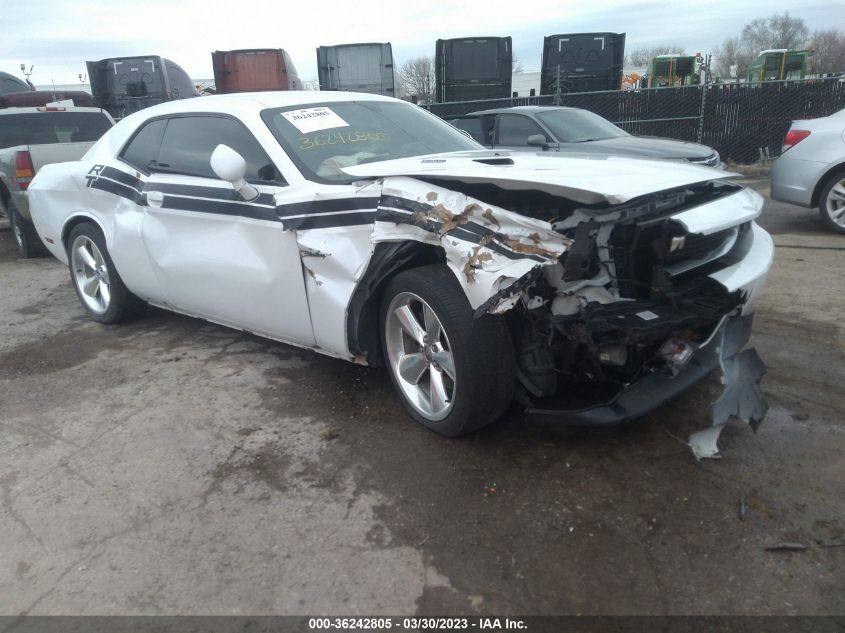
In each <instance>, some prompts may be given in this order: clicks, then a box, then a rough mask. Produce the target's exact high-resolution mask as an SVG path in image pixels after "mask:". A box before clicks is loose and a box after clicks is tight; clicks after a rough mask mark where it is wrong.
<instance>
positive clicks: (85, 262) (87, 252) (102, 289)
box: [70, 235, 111, 314]
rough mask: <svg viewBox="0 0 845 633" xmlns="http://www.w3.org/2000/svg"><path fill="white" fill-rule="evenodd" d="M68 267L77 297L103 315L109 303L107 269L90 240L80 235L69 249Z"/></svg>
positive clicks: (104, 261)
mask: <svg viewBox="0 0 845 633" xmlns="http://www.w3.org/2000/svg"><path fill="white" fill-rule="evenodd" d="M70 265H71V270H72V272H73V280H74V283H76V287H77V288H78V289H79V296H80V297H81V298H82V300H83V301H84V302H85V305H86V306H87V307H88V309H90V310H91V311H92V312H95V313H96V314H103V313H105V312H106V310H108V309H109V304H110V303H111V287H110V281H109V269H108V266H107V265H106V260H105V259H104V258H103V254H102V253H101V252H100V249H99V248H97V245H96V244H95V243H94V241H93V240H91V238H89V237H87V236H85V235H80V236H79V237H77V238H76V239H75V240H74V241H73V244H72V245H71V248H70Z"/></svg>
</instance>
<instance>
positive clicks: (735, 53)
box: [713, 37, 756, 80]
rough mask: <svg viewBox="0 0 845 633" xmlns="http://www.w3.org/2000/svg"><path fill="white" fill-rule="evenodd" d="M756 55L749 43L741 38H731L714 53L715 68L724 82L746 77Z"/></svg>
mask: <svg viewBox="0 0 845 633" xmlns="http://www.w3.org/2000/svg"><path fill="white" fill-rule="evenodd" d="M755 55H756V54H755V52H754V49H753V48H752V46H750V45H749V43H748V42H747V41H745V40H743V39H742V38H740V37H729V38H728V39H726V40H725V41H724V42H723V43H722V45H721V46H719V47H717V48H716V50H715V51H714V52H713V57H714V60H713V66H714V67H715V71H716V74H717V75H718V76H719V77H721V78H722V79H723V80H727V79H731V78H739V77H744V76H745V74H746V73H747V72H748V67H749V66H750V65H751V62H753V61H754V57H755ZM731 70H733V71H734V73H735V74H734V73H732V72H731Z"/></svg>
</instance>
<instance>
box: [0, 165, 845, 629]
mask: <svg viewBox="0 0 845 633" xmlns="http://www.w3.org/2000/svg"><path fill="white" fill-rule="evenodd" d="M751 184H752V186H755V187H757V188H758V189H760V190H761V191H762V192H763V193H766V191H765V188H766V183H765V182H762V181H760V182H752V183H751ZM762 224H763V225H764V226H765V227H766V228H768V229H769V230H770V231H771V232H772V233H773V234H774V237H775V241H776V243H777V244H778V245H779V248H778V250H777V255H776V259H775V264H774V268H773V270H772V272H771V275H770V277H769V283H768V286H767V289H766V293H765V295H764V296H763V297H762V299H761V302H760V304H759V307H758V314H757V320H756V324H755V333H754V339H753V343H754V344H755V345H756V346H757V348H758V350H759V352H760V355H761V356H762V357H763V359H764V361H766V363H767V364H768V374H767V376H766V378H765V379H764V390H765V392H766V394H767V397H768V398H769V400H770V403H771V410H770V413H769V416H768V418H767V420H766V421H765V422H764V424H763V425H762V426H761V428H760V430H759V432H758V433H757V434H754V433H752V431H751V430H750V429H749V428H748V427H746V426H745V425H742V424H737V425H736V426H732V427H729V428H728V429H727V430H726V431H725V432H724V433H723V434H722V439H721V442H720V445H721V448H722V453H723V457H722V459H721V460H711V461H702V462H700V463H699V462H696V461H695V459H694V458H693V457H692V455H691V453H690V451H689V449H688V448H687V447H686V446H685V445H684V444H683V441H682V439H681V438H686V437H687V435H688V433H689V432H691V431H693V430H696V429H698V428H702V427H703V426H705V425H706V424H707V413H706V410H707V405H708V402H709V401H710V399H711V398H712V396H713V393H714V391H715V389H716V384H715V383H716V381H715V380H710V381H708V382H706V383H703V384H701V385H699V386H697V387H696V388H694V389H693V390H691V391H690V392H689V393H687V394H685V395H684V396H682V397H680V398H678V399H676V400H675V401H673V402H671V403H670V404H669V405H667V406H664V407H662V408H661V409H659V410H657V411H656V412H654V413H653V414H652V415H650V416H648V417H647V418H646V419H643V420H639V421H637V422H635V423H633V424H630V425H628V426H626V427H623V428H621V429H616V430H613V431H603V432H584V433H577V434H575V433H565V432H562V431H555V430H551V429H548V428H542V427H538V426H534V425H532V424H530V423H528V422H527V421H526V420H525V418H524V415H523V413H522V412H521V411H520V410H519V408H518V407H514V408H513V409H512V410H510V411H509V412H508V414H507V415H506V416H505V418H504V419H503V420H502V421H501V422H499V423H497V424H495V425H493V426H492V427H490V428H488V429H485V430H483V431H481V432H479V433H476V434H474V435H472V436H470V437H467V438H463V439H459V440H448V439H443V438H440V437H438V436H436V435H434V434H432V433H430V432H427V431H425V430H424V429H422V428H420V427H418V426H417V425H415V424H414V423H413V422H411V421H410V420H409V419H408V418H407V417H406V416H405V415H404V413H403V412H402V411H401V408H400V405H399V403H398V401H397V398H396V396H394V394H393V393H392V390H391V388H390V384H389V380H388V377H387V375H386V373H385V371H384V370H380V369H369V368H364V367H357V366H353V365H350V364H347V363H345V362H343V361H339V360H334V359H330V358H327V357H323V356H320V355H317V354H315V353H311V352H307V351H302V350H298V349H295V348H292V347H288V346H286V345H282V344H277V343H272V342H268V341H264V340H261V339H258V338H256V337H253V336H250V335H245V334H241V333H238V332H235V331H232V330H228V329H225V328H222V327H218V326H215V325H210V324H207V323H205V322H202V321H198V320H195V319H190V318H186V317H182V316H178V315H174V314H170V313H167V312H163V311H159V310H150V312H149V314H148V315H147V316H145V317H144V318H142V319H140V320H138V321H135V322H133V323H131V324H126V325H122V326H100V325H97V324H96V323H93V322H92V321H90V320H89V319H87V318H86V317H85V315H84V314H83V311H82V309H81V307H80V306H79V305H78V303H77V300H76V297H75V295H74V293H73V291H72V289H71V286H70V283H69V279H68V274H67V271H66V270H65V269H64V268H63V267H62V266H61V265H60V264H59V263H58V262H57V261H55V260H52V259H39V260H31V261H20V260H18V259H17V258H16V257H15V255H14V252H13V248H12V244H11V235H10V234H9V232H8V230H5V231H0V289H1V290H0V292H1V293H2V295H0V324H1V325H2V330H0V331H2V337H0V432H1V433H2V434H1V435H0V503H2V511H0V534H2V535H3V538H2V539H0V614H5V615H17V614H85V615H93V614H177V613H178V614H241V613H247V614H307V613H312V614H313V613H345V614H353V613H365V614H374V613H392V614H406V613H414V612H417V613H452V614H457V613H466V614H476V613H482V614H489V613H496V614H501V615H506V614H528V613H534V614H576V613H577V614H604V615H611V614H714V615H721V614H837V613H839V614H841V613H843V612H845V592H843V588H845V565H843V563H845V547H826V546H824V545H823V543H828V544H830V542H829V539H833V538H834V537H836V536H837V535H839V534H842V533H843V532H845V495H843V494H842V491H843V490H845V467H843V463H844V462H845V423H843V413H845V399H843V397H842V385H843V384H845V330H843V326H842V315H843V313H845V310H844V309H843V308H845V292H843V290H845V287H843V282H842V275H841V263H842V258H843V253H842V250H843V248H845V239H843V238H841V237H838V236H835V235H831V234H829V233H826V232H825V231H824V230H823V229H822V227H821V223H820V221H819V220H818V215H817V213H815V212H813V211H810V210H803V209H798V208H797V207H792V206H789V205H783V204H779V203H770V204H769V205H768V207H767V210H766V212H765V213H764V215H763V218H762ZM783 542H791V543H800V544H802V545H804V546H806V549H804V550H802V551H793V552H788V551H786V552H784V551H767V550H766V548H767V547H769V546H772V545H776V544H778V543H783Z"/></svg>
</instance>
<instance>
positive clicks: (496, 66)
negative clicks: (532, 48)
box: [434, 37, 513, 103]
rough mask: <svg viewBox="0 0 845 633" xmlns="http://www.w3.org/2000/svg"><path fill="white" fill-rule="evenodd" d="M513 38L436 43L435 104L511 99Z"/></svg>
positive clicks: (470, 38)
mask: <svg viewBox="0 0 845 633" xmlns="http://www.w3.org/2000/svg"><path fill="white" fill-rule="evenodd" d="M512 62H513V48H512V46H511V38H510V37H461V38H456V39H451V40H437V46H436V48H435V54H434V74H435V101H437V102H438V103H443V102H447V101H472V100H475V99H503V98H506V97H510V96H511V72H512V69H511V65H512Z"/></svg>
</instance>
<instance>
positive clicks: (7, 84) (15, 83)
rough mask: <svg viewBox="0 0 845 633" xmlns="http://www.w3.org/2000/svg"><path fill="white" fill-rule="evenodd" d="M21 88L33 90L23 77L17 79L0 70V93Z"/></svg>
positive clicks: (17, 90)
mask: <svg viewBox="0 0 845 633" xmlns="http://www.w3.org/2000/svg"><path fill="white" fill-rule="evenodd" d="M23 90H33V88H32V87H31V86H30V85H29V84H27V83H26V82H25V81H24V80H23V79H18V78H17V77H15V76H14V75H10V74H9V73H4V72H0V95H2V94H6V93H7V92H21V91H23Z"/></svg>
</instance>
